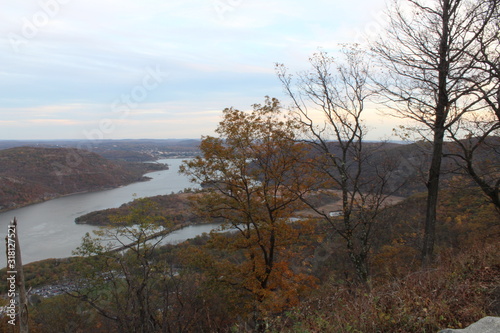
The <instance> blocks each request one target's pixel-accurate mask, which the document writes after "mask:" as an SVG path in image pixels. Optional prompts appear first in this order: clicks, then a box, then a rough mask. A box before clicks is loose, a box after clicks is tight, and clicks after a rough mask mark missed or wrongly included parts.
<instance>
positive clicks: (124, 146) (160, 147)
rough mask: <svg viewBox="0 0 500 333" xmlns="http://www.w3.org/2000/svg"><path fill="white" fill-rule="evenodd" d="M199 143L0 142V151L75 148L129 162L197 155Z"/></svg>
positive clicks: (107, 141)
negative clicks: (35, 148) (30, 148)
mask: <svg viewBox="0 0 500 333" xmlns="http://www.w3.org/2000/svg"><path fill="white" fill-rule="evenodd" d="M199 144H200V140H193V139H141V140H138V139H126V140H93V141H90V140H39V141H35V140H0V149H7V148H14V147H43V148H77V149H84V150H88V151H91V152H94V153H97V154H99V155H101V156H103V157H105V158H108V159H110V160H122V161H129V162H144V161H154V160H158V159H161V158H189V157H193V156H195V155H197V154H198V153H199V148H198V146H199Z"/></svg>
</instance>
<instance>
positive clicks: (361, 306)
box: [272, 244, 500, 333]
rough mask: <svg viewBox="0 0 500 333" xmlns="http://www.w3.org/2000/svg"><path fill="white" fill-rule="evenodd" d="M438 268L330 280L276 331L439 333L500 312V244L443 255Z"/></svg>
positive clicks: (275, 325)
mask: <svg viewBox="0 0 500 333" xmlns="http://www.w3.org/2000/svg"><path fill="white" fill-rule="evenodd" d="M435 267H436V268H434V269H429V270H421V271H417V272H414V273H411V274H407V275H406V276H405V277H403V278H398V279H393V280H385V281H378V282H376V283H375V282H374V283H373V285H372V286H371V287H356V288H352V287H349V286H346V285H343V284H339V283H335V281H330V282H329V283H325V284H324V285H323V287H322V288H321V290H319V292H318V293H317V295H316V296H314V297H311V298H310V299H309V300H308V301H307V302H306V303H304V304H303V305H302V306H301V307H300V308H297V309H294V310H293V311H290V312H289V313H287V314H286V315H284V316H281V317H280V318H278V319H277V320H276V321H275V322H274V323H272V327H273V331H276V332H366V333H369V332H437V331H438V330H439V329H443V328H447V327H450V328H462V327H465V326H468V325H469V324H471V323H473V322H475V321H477V320H479V319H480V318H482V317H484V316H486V315H500V313H499V311H500V310H499V308H498V296H499V295H498V294H499V291H498V289H499V288H498V286H500V244H490V245H487V246H483V245H477V246H475V247H473V248H471V249H470V250H468V251H466V252H463V253H459V254H453V255H452V254H451V253H450V252H443V253H441V255H440V257H439V258H438V260H437V261H436V265H435Z"/></svg>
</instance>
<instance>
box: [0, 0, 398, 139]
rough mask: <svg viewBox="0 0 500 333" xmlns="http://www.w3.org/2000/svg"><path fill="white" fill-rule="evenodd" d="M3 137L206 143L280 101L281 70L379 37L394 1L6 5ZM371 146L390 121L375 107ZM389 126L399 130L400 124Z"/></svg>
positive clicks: (2, 15)
mask: <svg viewBox="0 0 500 333" xmlns="http://www.w3.org/2000/svg"><path fill="white" fill-rule="evenodd" d="M0 6H1V11H0V34H1V36H2V43H1V44H0V45H1V46H0V50H1V52H0V77H1V79H0V139H1V140H8V139H82V138H88V139H97V138H109V139H123V138H199V137H200V136H201V135H204V134H212V133H213V130H214V129H215V127H216V126H217V123H218V122H219V121H220V116H221V110H223V109H224V108H226V107H230V106H234V107H236V108H238V109H241V110H244V109H249V108H250V105H251V104H253V103H260V102H262V101H263V99H264V96H266V95H269V96H272V97H278V98H280V99H282V101H283V103H284V104H287V100H286V99H285V98H284V97H283V92H282V87H281V84H280V82H279V80H278V79H277V77H276V75H275V73H274V64H275V63H284V64H286V65H287V67H289V68H290V69H291V70H292V71H299V70H303V69H305V68H307V59H308V57H309V56H310V55H311V54H312V53H314V52H316V51H317V50H318V48H322V49H323V50H326V51H332V52H334V51H335V50H336V49H337V48H338V44H339V43H346V42H361V41H362V36H364V35H366V34H368V35H370V34H371V35H373V34H376V32H377V29H379V27H380V17H381V11H382V10H383V9H384V8H385V0H357V1H345V0H309V1H304V0H271V1H269V0H268V1H264V0H184V1H172V0H161V1H160V0H141V1H138V0H100V1H97V0H36V1H34V0H23V1H7V0H0ZM369 125H370V126H371V127H373V128H374V129H373V130H372V134H371V139H377V138H381V137H383V136H384V134H385V133H387V134H389V133H388V132H390V130H391V128H392V127H394V126H392V125H393V124H392V121H391V120H384V122H382V120H381V118H380V117H379V116H377V115H376V113H375V111H373V114H371V115H370V117H369ZM391 126H392V127H391Z"/></svg>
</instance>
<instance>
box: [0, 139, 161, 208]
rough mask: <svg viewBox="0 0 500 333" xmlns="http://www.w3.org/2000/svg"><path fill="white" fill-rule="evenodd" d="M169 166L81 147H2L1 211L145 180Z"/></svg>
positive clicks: (0, 175) (0, 168) (0, 154)
mask: <svg viewBox="0 0 500 333" xmlns="http://www.w3.org/2000/svg"><path fill="white" fill-rule="evenodd" d="M166 169H168V165H164V164H160V163H133V162H123V161H111V160H108V159H105V158H103V157H102V156H100V155H97V154H95V153H91V152H89V151H84V150H78V149H69V148H40V147H19V148H11V149H5V150H0V212H6V211H9V210H13V209H18V208H20V207H26V206H28V205H32V204H35V203H40V202H45V201H48V200H53V199H55V198H60V197H63V196H65V195H71V194H77V193H86V192H93V191H103V190H106V189H110V188H116V187H119V186H124V185H128V184H132V183H134V182H138V181H145V180H147V178H145V177H144V175H145V174H146V173H150V172H154V171H159V170H166Z"/></svg>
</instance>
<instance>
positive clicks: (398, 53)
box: [373, 0, 497, 264]
mask: <svg viewBox="0 0 500 333" xmlns="http://www.w3.org/2000/svg"><path fill="white" fill-rule="evenodd" d="M496 2H497V0H480V1H468V0H431V1H424V0H422V1H419V0H408V1H395V2H394V4H393V6H392V8H391V10H390V12H389V25H388V28H387V29H386V32H385V34H384V36H383V37H382V38H381V39H380V40H379V41H378V42H376V43H375V44H374V47H373V50H374V52H375V53H376V55H377V56H378V57H379V59H380V62H381V65H382V66H383V67H384V68H385V70H386V71H387V72H388V77H387V80H385V82H383V83H382V82H379V86H380V88H381V92H382V96H383V98H384V100H383V101H384V104H385V106H386V107H387V108H388V109H389V110H391V113H392V114H393V115H395V116H397V117H401V118H405V119H411V120H413V121H416V122H417V123H420V124H421V125H423V126H422V127H421V131H420V134H422V135H424V137H425V138H427V139H428V140H429V141H430V142H431V143H432V153H431V161H430V165H429V174H428V178H427V184H426V185H427V205H426V217H425V230H424V241H423V249H422V263H423V264H427V263H428V262H429V261H430V259H431V257H432V255H433V252H434V241H435V228H436V207H437V200H438V193H439V178H440V172H441V162H442V154H443V143H444V138H445V132H446V130H447V129H448V128H450V126H453V125H454V124H455V123H456V122H457V121H458V120H459V119H460V117H461V116H462V115H463V114H465V113H467V112H471V111H474V110H477V109H478V108H480V107H481V105H480V100H481V98H478V97H477V96H476V95H474V92H475V91H477V85H478V84H479V85H484V84H486V82H487V77H486V75H485V72H483V71H480V70H478V69H477V60H476V59H474V57H471V56H470V55H471V54H472V53H474V50H473V49H474V43H475V41H476V40H477V38H478V37H479V36H481V35H482V34H483V32H484V31H485V29H486V28H487V26H488V22H490V20H491V18H492V16H493V13H494V9H493V8H494V7H495V6H490V4H493V3H494V4H495V5H496Z"/></svg>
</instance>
